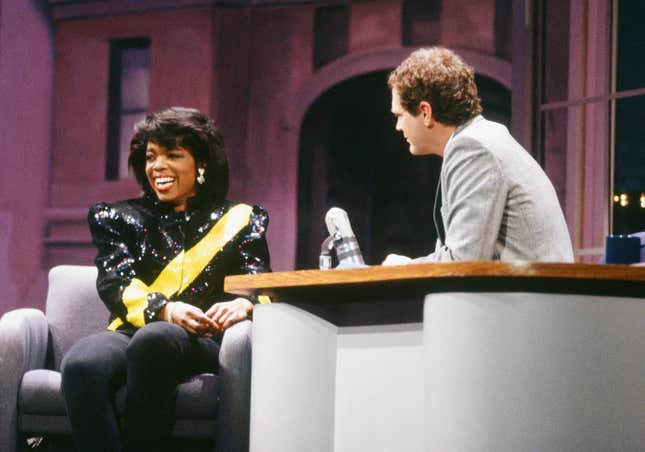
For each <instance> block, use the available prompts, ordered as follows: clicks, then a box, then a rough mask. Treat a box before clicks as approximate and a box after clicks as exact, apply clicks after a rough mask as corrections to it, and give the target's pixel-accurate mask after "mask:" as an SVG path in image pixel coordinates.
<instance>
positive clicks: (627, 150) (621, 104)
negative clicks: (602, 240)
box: [613, 96, 645, 233]
mask: <svg viewBox="0 0 645 452" xmlns="http://www.w3.org/2000/svg"><path fill="white" fill-rule="evenodd" d="M644 124H645V96H638V97H631V98H627V99H619V100H617V101H616V147H615V155H614V200H615V201H614V218H613V221H614V232H615V233H629V232H637V231H642V230H645V208H643V207H641V197H643V198H645V196H643V195H644V194H645V128H644V127H643V125H644ZM621 195H623V196H621ZM616 196H618V198H615V197H616ZM643 204H645V202H643Z"/></svg>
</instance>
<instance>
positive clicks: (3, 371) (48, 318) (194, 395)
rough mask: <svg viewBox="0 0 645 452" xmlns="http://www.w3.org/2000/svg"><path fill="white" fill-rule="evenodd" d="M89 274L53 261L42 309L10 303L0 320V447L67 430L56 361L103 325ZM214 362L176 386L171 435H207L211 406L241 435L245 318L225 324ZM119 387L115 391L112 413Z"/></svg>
mask: <svg viewBox="0 0 645 452" xmlns="http://www.w3.org/2000/svg"><path fill="white" fill-rule="evenodd" d="M95 281H96V269H95V268H94V267H89V266H58V267H54V268H53V269H52V270H51V271H50V272H49V287H48V293H47V302H46V308H45V313H43V312H41V311H39V310H37V309H28V308H25V309H16V310H14V311H10V312H7V313H6V314H5V315H3V316H2V318H1V319H0V382H1V386H0V388H1V390H0V450H2V451H4V452H15V451H18V450H20V447H19V445H20V443H21V442H23V441H24V438H25V437H29V436H47V435H59V434H69V433H71V430H70V424H69V421H68V419H67V414H66V410H65V405H64V401H63V397H62V395H61V392H60V384H61V374H60V372H59V371H60V363H61V360H62V358H63V356H64V355H65V353H66V352H67V350H68V349H69V348H70V346H71V345H72V344H73V343H74V342H75V341H76V340H77V339H79V338H81V337H83V336H87V335H89V334H92V333H94V332H97V331H101V330H103V329H105V325H106V322H107V319H108V311H107V309H106V308H105V306H104V305H103V303H102V302H101V300H100V299H99V297H98V294H97V292H96V287H95ZM219 361H220V362H219V373H218V375H214V374H200V375H197V376H194V377H192V378H190V379H188V380H187V381H184V382H182V383H181V384H180V385H178V387H177V402H176V419H177V420H176V423H175V426H174V430H173V436H175V437H178V438H190V439H206V440H214V438H215V436H217V434H216V432H217V428H218V426H217V423H216V415H217V411H218V410H217V408H218V405H219V406H220V408H221V410H222V411H224V410H225V411H226V417H225V418H224V420H225V421H227V422H226V423H224V425H222V423H220V425H219V428H220V429H224V431H225V432H226V435H227V436H235V435H238V443H236V444H239V438H240V437H241V438H242V441H244V440H245V439H246V441H248V424H249V407H250V363H251V322H249V321H244V322H240V323H238V324H236V325H234V326H232V327H231V328H229V329H228V330H227V331H226V333H225V334H224V339H223V341H222V346H221V350H220V356H219ZM124 392H125V391H124V390H123V389H121V390H120V391H119V392H118V393H117V397H116V407H117V412H119V413H122V412H123V401H124V399H125V398H124ZM220 392H222V394H221V395H222V397H220ZM231 399H234V400H231ZM222 405H225V406H222ZM226 424H228V425H226ZM222 436H223V435H219V437H220V441H219V442H220V445H219V446H220V448H223V449H227V447H226V446H225V444H226V443H227V441H226V440H227V439H229V438H223V437H222ZM222 446H224V447H222Z"/></svg>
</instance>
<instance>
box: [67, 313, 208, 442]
mask: <svg viewBox="0 0 645 452" xmlns="http://www.w3.org/2000/svg"><path fill="white" fill-rule="evenodd" d="M218 354H219V343H218V342H217V341H216V340H214V339H211V338H203V337H197V336H194V335H191V334H189V333H188V332H187V331H186V330H184V329H183V328H181V327H179V326H177V325H173V324H169V323H167V322H153V323H150V324H148V325H146V326H145V327H143V328H141V329H139V330H138V331H136V332H135V333H134V335H132V336H130V335H127V334H124V333H119V332H110V331H105V332H102V333H98V334H94V335H92V336H88V337H86V338H83V339H81V340H79V341H78V342H77V343H76V344H74V345H73V346H72V348H71V349H70V350H69V351H68V352H67V354H66V355H65V357H64V358H63V362H62V364H61V368H62V374H63V382H62V389H63V395H64V397H65V403H66V405H67V413H68V416H69V420H70V423H71V425H72V436H73V438H74V443H75V444H76V447H77V450H78V451H79V452H89V451H106V452H108V451H109V452H114V451H127V452H130V451H137V452H143V451H155V452H157V451H163V450H168V449H169V444H170V443H171V442H170V441H169V438H170V434H171V430H172V426H173V423H174V408H175V387H176V385H177V384H178V383H179V382H181V381H182V380H183V379H185V378H186V377H188V376H190V375H194V374H197V373H201V372H215V371H217V362H218V359H217V357H218ZM124 385H125V387H126V404H125V413H124V419H123V423H122V425H120V424H119V420H118V417H117V415H116V410H115V394H116V391H117V390H118V389H119V388H120V387H122V386H124Z"/></svg>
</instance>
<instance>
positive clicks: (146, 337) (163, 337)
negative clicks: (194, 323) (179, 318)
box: [127, 322, 189, 362]
mask: <svg viewBox="0 0 645 452" xmlns="http://www.w3.org/2000/svg"><path fill="white" fill-rule="evenodd" d="M188 340H189V334H188V333H187V332H186V331H185V330H184V329H183V328H181V327H179V326H177V325H173V324H170V323H167V322H152V323H149V324H147V325H146V326H144V327H143V328H140V329H139V330H137V332H136V333H135V334H134V336H132V340H131V341H130V343H129V344H128V348H127V356H128V361H130V362H132V361H141V360H144V359H145V360H149V359H154V358H157V357H158V358H163V357H165V358H169V357H172V356H177V355H179V354H181V353H182V350H183V348H184V347H185V345H184V343H185V342H186V341H188Z"/></svg>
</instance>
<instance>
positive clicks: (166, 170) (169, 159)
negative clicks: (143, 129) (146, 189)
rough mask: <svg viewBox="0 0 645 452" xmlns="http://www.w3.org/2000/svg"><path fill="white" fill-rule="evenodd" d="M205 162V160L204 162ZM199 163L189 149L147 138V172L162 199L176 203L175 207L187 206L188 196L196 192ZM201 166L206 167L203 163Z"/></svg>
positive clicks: (182, 209) (184, 208)
mask: <svg viewBox="0 0 645 452" xmlns="http://www.w3.org/2000/svg"><path fill="white" fill-rule="evenodd" d="M201 165H203V163H202V164H201ZM196 168H197V165H196V164H195V159H194V158H193V155H192V154H191V153H190V151H187V150H186V149H183V148H178V149H167V148H165V147H163V146H160V145H158V144H157V143H154V142H151V141H149V142H148V146H147V148H146V176H147V177H148V183H149V184H150V186H151V187H152V189H153V190H154V192H155V194H156V195H157V198H158V199H159V201H162V202H168V203H170V204H172V205H173V207H174V209H175V211H177V212H181V211H184V210H186V203H187V202H188V198H192V197H193V196H195V195H196V194H197V187H196V183H197V177H196V173H197V169H196ZM199 169H201V170H202V171H204V167H203V166H199Z"/></svg>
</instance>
